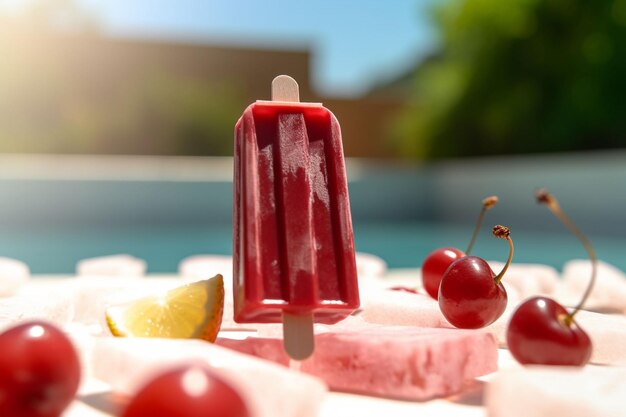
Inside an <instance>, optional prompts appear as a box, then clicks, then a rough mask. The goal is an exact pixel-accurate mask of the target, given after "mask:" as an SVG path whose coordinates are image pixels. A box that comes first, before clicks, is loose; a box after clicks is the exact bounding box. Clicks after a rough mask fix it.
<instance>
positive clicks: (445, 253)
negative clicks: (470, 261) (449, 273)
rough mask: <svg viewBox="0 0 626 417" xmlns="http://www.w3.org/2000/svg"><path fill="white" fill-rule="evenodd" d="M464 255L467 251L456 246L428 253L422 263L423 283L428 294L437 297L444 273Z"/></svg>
mask: <svg viewBox="0 0 626 417" xmlns="http://www.w3.org/2000/svg"><path fill="white" fill-rule="evenodd" d="M464 256H465V253H464V252H463V251H461V250H459V249H456V248H439V249H436V250H434V251H432V252H431V253H430V254H428V256H427V257H426V259H424V263H423V264H422V283H423V284H424V289H425V290H426V292H427V293H428V295H430V296H431V297H432V298H434V299H435V300H436V299H437V297H438V296H439V284H440V283H441V278H443V274H444V273H445V272H446V270H447V269H448V267H449V266H450V265H452V263H453V262H454V261H457V260H458V259H460V258H462V257H464Z"/></svg>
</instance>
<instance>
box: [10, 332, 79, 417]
mask: <svg viewBox="0 0 626 417" xmlns="http://www.w3.org/2000/svg"><path fill="white" fill-rule="evenodd" d="M79 382H80V363H79V361H78V355H77V354H76V350H75V349H74V346H73V345H72V343H71V341H70V340H69V339H68V337H67V336H66V335H65V333H63V331H62V330H60V329H58V328H57V327H56V326H54V325H52V324H49V323H45V322H41V321H31V322H26V323H22V324H19V325H17V326H15V327H13V328H10V329H9V330H7V331H5V332H4V333H2V334H0V416H7V417H8V416H11V417H59V416H60V415H61V413H62V412H63V410H64V409H65V408H66V407H67V406H68V405H69V404H70V403H71V402H72V400H73V398H74V396H75V395H76V391H77V390H78V385H79Z"/></svg>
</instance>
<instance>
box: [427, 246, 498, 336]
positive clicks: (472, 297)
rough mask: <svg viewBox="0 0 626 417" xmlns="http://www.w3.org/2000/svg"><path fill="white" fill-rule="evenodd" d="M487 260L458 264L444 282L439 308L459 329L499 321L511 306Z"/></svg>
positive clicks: (469, 259)
mask: <svg viewBox="0 0 626 417" xmlns="http://www.w3.org/2000/svg"><path fill="white" fill-rule="evenodd" d="M494 278H495V274H494V273H493V271H492V270H491V268H490V267H489V265H488V264H487V262H485V261H484V260H483V259H481V258H479V257H477V256H466V257H464V258H461V259H459V260H458V261H455V262H454V263H453V264H452V265H450V267H449V268H448V270H447V271H446V273H445V274H444V276H443V278H442V279H441V285H440V286H439V308H440V309H441V312H442V313H443V315H444V316H445V318H446V319H447V320H448V321H449V322H450V324H452V325H453V326H455V327H459V328H462V329H478V328H480V327H485V326H488V325H489V324H491V323H493V322H494V321H496V320H497V319H498V318H499V317H500V316H501V315H502V313H503V312H504V309H505V308H506V303H507V295H506V290H505V289H504V286H503V285H502V283H501V282H499V283H497V284H496V282H495V279H494Z"/></svg>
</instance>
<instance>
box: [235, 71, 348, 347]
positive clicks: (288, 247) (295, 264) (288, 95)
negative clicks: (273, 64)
mask: <svg viewBox="0 0 626 417" xmlns="http://www.w3.org/2000/svg"><path fill="white" fill-rule="evenodd" d="M297 91H298V90H297V84H296V83H295V81H294V80H293V79H291V78H289V77H286V76H280V77H277V78H276V79H275V80H274V82H273V84H272V97H273V99H274V101H257V102H255V103H253V104H251V105H250V106H249V107H248V108H247V109H246V110H245V111H244V113H243V115H242V116H241V118H240V119H239V121H238V122H237V125H236V127H235V172H234V207H233V223H234V230H233V292H234V294H233V297H234V318H235V321H237V322H239V323H275V322H284V323H285V343H286V346H287V345H288V342H287V340H288V336H289V331H288V327H289V326H288V324H293V323H295V324H296V325H297V327H301V329H302V331H301V332H299V333H298V332H297V331H296V333H295V334H294V333H292V335H293V336H294V338H297V335H298V334H299V335H300V336H302V337H307V338H309V340H312V323H313V322H318V323H335V322H337V321H339V320H341V319H343V318H345V317H346V316H347V315H349V314H350V313H352V312H353V311H354V310H355V309H356V308H357V307H358V306H359V295H358V284H357V270H356V262H355V254H354V237H353V231H352V221H351V217H350V203H349V199H348V184H347V179H346V170H345V164H344V159H343V149H342V144H341V133H340V128H339V123H338V122H337V119H336V118H335V117H334V115H333V114H332V113H331V112H330V111H328V110H327V109H326V108H324V107H323V106H322V105H321V104H317V103H300V102H298V92H297ZM293 327H296V326H293ZM310 347H311V348H312V345H311V346H310ZM308 353H310V352H308ZM304 356H306V355H304Z"/></svg>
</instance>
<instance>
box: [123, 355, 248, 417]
mask: <svg viewBox="0 0 626 417" xmlns="http://www.w3.org/2000/svg"><path fill="white" fill-rule="evenodd" d="M249 416H250V413H249V412H248V409H247V408H246V405H245V404H244V402H243V400H242V399H241V397H240V396H239V394H238V393H237V392H236V391H235V390H234V389H233V388H231V386H230V385H228V384H227V383H226V382H224V381H223V380H222V379H221V378H219V377H218V376H216V375H215V374H214V373H213V372H211V371H210V370H208V369H206V368H204V367H202V366H192V365H190V366H182V367H179V368H175V369H172V370H170V371H167V372H165V373H163V374H161V375H159V376H157V377H156V378H155V379H153V380H152V381H151V382H149V383H148V384H147V385H146V386H145V387H143V388H142V389H141V390H140V391H139V393H137V395H135V397H134V398H133V399H132V400H131V402H130V404H129V405H128V407H127V408H126V410H125V411H124V414H123V417H249Z"/></svg>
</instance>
